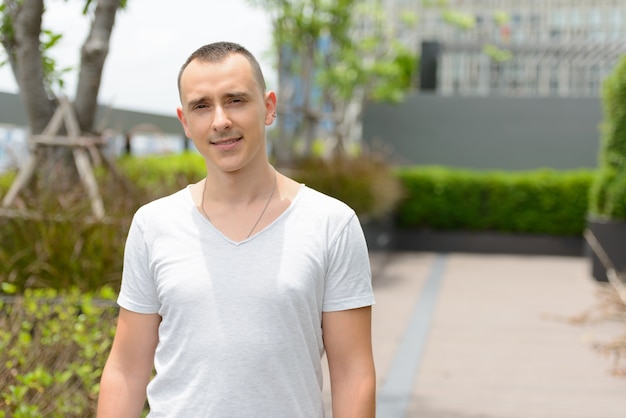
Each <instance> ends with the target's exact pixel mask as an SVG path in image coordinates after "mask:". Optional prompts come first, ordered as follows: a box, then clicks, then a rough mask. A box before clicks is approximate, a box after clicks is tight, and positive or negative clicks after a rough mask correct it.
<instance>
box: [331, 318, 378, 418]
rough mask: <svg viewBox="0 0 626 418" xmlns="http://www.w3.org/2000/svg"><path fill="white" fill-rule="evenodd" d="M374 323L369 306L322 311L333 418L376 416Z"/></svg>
mask: <svg viewBox="0 0 626 418" xmlns="http://www.w3.org/2000/svg"><path fill="white" fill-rule="evenodd" d="M371 324H372V309H371V307H370V306H368V307H364V308H358V309H350V310H346V311H337V312H324V313H323V315H322V331H323V335H324V346H325V349H326V357H327V358H328V367H329V371H330V386H331V394H332V404H333V417H334V418H373V417H374V416H375V414H376V372H375V369H374V358H373V354H372V332H371Z"/></svg>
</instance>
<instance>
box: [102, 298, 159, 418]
mask: <svg viewBox="0 0 626 418" xmlns="http://www.w3.org/2000/svg"><path fill="white" fill-rule="evenodd" d="M160 322H161V317H160V316H159V315H157V314H149V315H146V314H139V313H135V312H131V311H128V310H126V309H124V308H121V309H120V314H119V318H118V323H117V330H116V332H115V338H114V340H113V346H112V347H111V353H110V354H109V358H108V360H107V362H106V365H105V366H104V370H103V372H102V379H101V381H100V396H99V398H98V415H97V416H98V418H125V417H128V418H131V417H132V418H138V417H140V416H141V412H142V410H143V406H144V404H145V401H146V386H147V385H148V382H149V381H150V377H151V376H152V369H153V362H154V351H155V349H156V346H157V343H158V328H159V323H160Z"/></svg>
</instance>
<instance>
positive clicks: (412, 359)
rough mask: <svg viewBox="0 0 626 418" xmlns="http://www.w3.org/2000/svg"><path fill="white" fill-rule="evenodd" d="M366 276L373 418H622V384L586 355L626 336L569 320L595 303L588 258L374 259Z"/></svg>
mask: <svg viewBox="0 0 626 418" xmlns="http://www.w3.org/2000/svg"><path fill="white" fill-rule="evenodd" d="M372 269H373V273H374V290H375V292H376V299H377V303H376V305H375V307H374V311H373V312H374V314H373V339H374V354H375V360H376V366H377V373H378V414H377V417H378V418H413V417H415V418H624V417H626V379H624V378H622V379H619V378H616V377H614V376H612V375H611V374H610V368H611V366H612V362H611V359H610V358H607V357H603V356H601V355H600V354H599V353H598V352H596V351H594V350H593V349H592V348H591V344H592V341H596V340H599V341H607V340H610V339H611V338H614V337H617V336H619V335H621V334H623V333H624V332H626V327H625V326H624V324H623V323H619V322H610V321H603V322H598V323H593V324H585V325H573V324H571V323H568V322H567V321H566V320H567V319H568V318H572V317H575V316H578V315H580V314H583V313H584V312H586V311H588V310H589V309H591V308H593V307H594V306H595V304H596V303H597V301H598V299H597V288H598V284H597V283H595V282H594V281H593V279H592V278H591V275H590V267H589V262H588V260H587V259H586V258H577V257H539V256H508V255H476V254H471V255H470V254H448V255H444V254H431V253H395V254H381V253H373V254H372ZM624 362H626V359H625V360H624ZM325 385H326V388H328V386H329V384H328V380H327V381H326V383H325ZM326 390H327V392H326V399H327V401H328V398H329V395H328V389H326ZM327 403H328V402H327ZM328 416H329V417H330V416H331V414H330V413H328Z"/></svg>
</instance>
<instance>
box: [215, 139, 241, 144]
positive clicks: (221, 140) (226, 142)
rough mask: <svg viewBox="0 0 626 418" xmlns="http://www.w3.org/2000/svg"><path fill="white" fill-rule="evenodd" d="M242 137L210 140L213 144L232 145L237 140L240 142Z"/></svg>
mask: <svg viewBox="0 0 626 418" xmlns="http://www.w3.org/2000/svg"><path fill="white" fill-rule="evenodd" d="M240 140H241V138H224V139H216V140H212V141H209V142H210V143H211V144H212V145H231V144H234V143H235V142H239V141H240Z"/></svg>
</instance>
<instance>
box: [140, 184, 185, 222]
mask: <svg viewBox="0 0 626 418" xmlns="http://www.w3.org/2000/svg"><path fill="white" fill-rule="evenodd" d="M190 205H191V195H190V194H189V190H188V189H187V188H184V189H182V190H179V191H177V192H174V193H172V194H170V195H167V196H163V197H159V198H157V199H155V200H152V201H151V202H148V203H145V204H144V205H142V206H141V207H140V208H139V209H138V210H137V212H136V214H135V216H136V217H148V218H154V217H157V218H160V217H163V216H167V215H168V214H169V213H170V212H172V211H175V212H178V211H179V210H180V209H183V208H185V207H187V206H190Z"/></svg>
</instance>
